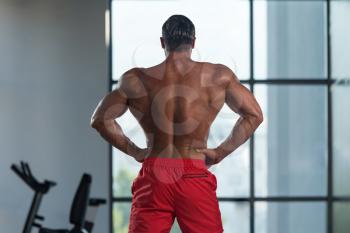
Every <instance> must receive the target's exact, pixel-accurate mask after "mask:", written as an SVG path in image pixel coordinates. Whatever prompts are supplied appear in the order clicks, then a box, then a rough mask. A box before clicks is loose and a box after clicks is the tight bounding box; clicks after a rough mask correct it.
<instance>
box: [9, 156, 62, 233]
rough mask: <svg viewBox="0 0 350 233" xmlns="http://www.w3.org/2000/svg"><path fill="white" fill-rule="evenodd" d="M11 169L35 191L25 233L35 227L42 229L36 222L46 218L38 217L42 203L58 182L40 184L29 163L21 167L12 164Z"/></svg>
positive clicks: (21, 164)
mask: <svg viewBox="0 0 350 233" xmlns="http://www.w3.org/2000/svg"><path fill="white" fill-rule="evenodd" d="M11 169H12V170H13V171H14V172H15V173H16V174H17V175H18V176H19V177H20V178H21V179H22V180H23V181H24V183H26V184H27V185H28V186H29V187H30V188H31V189H32V190H33V191H34V197H33V200H32V204H31V206H30V209H29V212H28V215H27V218H26V222H25V224H24V227H23V231H22V232H23V233H30V232H31V231H32V228H33V227H37V228H41V224H40V223H38V222H36V221H43V220H44V217H43V216H41V215H38V211H39V207H40V203H41V201H42V198H43V196H44V195H45V194H47V193H48V192H49V190H50V189H51V188H52V187H53V186H55V185H56V182H54V181H50V180H44V181H43V182H39V181H38V180H37V179H36V178H35V177H34V176H33V174H32V171H31V169H30V167H29V165H28V163H25V162H22V161H21V163H20V165H16V164H12V166H11Z"/></svg>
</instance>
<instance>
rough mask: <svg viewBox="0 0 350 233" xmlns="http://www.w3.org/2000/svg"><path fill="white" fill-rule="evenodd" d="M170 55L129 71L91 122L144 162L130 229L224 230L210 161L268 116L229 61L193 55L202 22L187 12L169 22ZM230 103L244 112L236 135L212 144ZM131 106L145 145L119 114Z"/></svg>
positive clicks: (165, 36)
mask: <svg viewBox="0 0 350 233" xmlns="http://www.w3.org/2000/svg"><path fill="white" fill-rule="evenodd" d="M160 39H161V45H162V48H163V49H164V51H165V55H166V59H165V60H164V61H163V62H162V63H160V64H158V65H155V66H153V67H149V68H133V69H130V70H128V71H126V72H125V73H124V74H123V75H122V77H121V78H120V80H119V82H118V84H119V85H118V87H117V88H116V89H115V90H113V91H112V92H111V93H109V94H108V95H107V96H105V97H104V98H103V99H102V100H101V101H100V103H99V104H98V106H97V108H96V110H95V111H94V113H93V116H92V118H91V126H92V127H93V128H95V129H96V130H98V132H99V133H100V134H101V136H102V137H103V138H104V139H105V140H106V141H108V142H109V143H110V144H112V145H113V146H114V147H116V148H118V149H119V150H121V151H123V152H124V153H126V154H128V155H130V156H132V157H133V158H135V160H136V161H138V162H141V163H142V167H141V169H140V171H139V173H138V175H137V177H136V178H135V180H134V181H133V184H132V187H131V190H132V195H133V196H132V207H131V214H130V225H129V232H132V233H163V232H170V229H171V226H172V224H173V221H174V218H175V217H176V218H177V221H178V223H179V226H180V228H181V230H182V232H183V233H219V232H220V233H221V232H223V227H222V222H221V214H220V210H219V206H218V201H217V197H216V188H217V182H216V177H215V175H214V174H213V173H211V172H210V171H209V170H208V168H209V167H210V166H211V165H214V164H217V163H219V162H220V161H222V160H223V159H224V158H225V157H226V156H228V155H230V154H231V153H232V152H233V151H234V150H236V149H237V148H238V147H239V146H240V145H241V144H243V143H244V142H245V141H246V140H247V139H248V138H249V137H250V136H251V135H252V134H253V132H254V131H255V130H256V128H257V127H258V126H259V124H260V123H261V122H262V121H263V116H262V112H261V109H260V107H259V105H258V103H257V102H256V100H255V98H254V96H253V95H252V94H251V92H250V91H249V90H248V89H247V88H245V87H244V86H243V85H241V84H240V82H239V80H238V78H237V77H236V75H235V74H234V72H233V71H232V70H230V69H229V68H228V67H227V66H225V65H223V64H213V63H209V62H197V61H194V60H192V59H191V52H192V48H194V44H195V39H196V37H195V27H194V25H193V23H192V22H191V21H190V20H189V19H188V18H187V17H185V16H183V15H173V16H171V17H170V18H169V19H168V20H167V21H166V22H165V23H164V24H163V27H162V37H161V38H160ZM224 103H226V104H227V105H228V106H229V107H230V108H231V109H232V110H233V111H234V112H236V113H237V114H239V115H240V118H239V119H238V121H237V122H236V124H235V125H234V127H233V129H232V131H231V133H230V134H229V136H228V137H227V138H226V140H224V141H223V142H222V143H221V144H219V145H218V146H217V147H215V148H207V138H208V134H209V128H210V125H211V124H212V122H213V121H214V119H215V117H216V115H217V114H218V112H219V111H220V109H221V108H222V106H223V104H224ZM127 109H129V110H130V112H131V113H132V114H133V116H134V117H135V118H136V119H137V120H138V122H139V123H140V125H141V127H142V129H143V130H144V133H145V135H146V138H147V147H146V148H139V147H138V146H137V145H135V144H134V143H133V142H132V141H131V140H130V139H129V138H128V137H127V136H126V135H125V134H124V133H123V130H122V128H121V127H120V125H119V124H118V123H117V122H116V121H115V119H116V118H117V117H120V116H121V115H122V114H123V113H124V112H125V111H126V110H127Z"/></svg>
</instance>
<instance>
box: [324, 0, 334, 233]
mask: <svg viewBox="0 0 350 233" xmlns="http://www.w3.org/2000/svg"><path fill="white" fill-rule="evenodd" d="M326 12H327V16H326V17H327V19H326V20H327V23H326V26H327V80H328V83H327V106H328V108H327V129H328V132H327V133H328V138H327V140H328V141H327V148H328V161H327V177H328V178H327V196H328V201H327V232H328V233H332V232H333V148H332V141H333V138H332V136H333V135H332V131H333V127H332V95H331V94H332V93H331V86H332V82H331V80H332V77H331V76H332V69H331V68H332V67H331V32H330V0H327V7H326Z"/></svg>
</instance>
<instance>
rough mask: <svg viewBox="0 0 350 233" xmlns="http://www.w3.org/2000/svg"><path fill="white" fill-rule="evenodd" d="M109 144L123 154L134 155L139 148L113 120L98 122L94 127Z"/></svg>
mask: <svg viewBox="0 0 350 233" xmlns="http://www.w3.org/2000/svg"><path fill="white" fill-rule="evenodd" d="M94 128H95V129H96V130H97V131H98V132H99V133H100V135H101V136H102V137H103V138H104V139H105V140H106V141H107V142H109V143H110V144H112V145H113V146H114V147H116V148H117V149H119V150H121V151H122V152H124V153H125V154H128V155H130V156H134V155H135V154H136V153H137V151H139V150H140V148H139V147H138V146H136V145H135V143H133V142H132V141H131V140H130V139H129V138H128V137H127V136H126V135H125V134H124V132H123V130H122V128H121V127H120V125H119V124H118V123H117V122H116V121H115V120H110V121H104V122H99V123H97V124H96V125H95V127H94Z"/></svg>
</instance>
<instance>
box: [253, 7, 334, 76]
mask: <svg viewBox="0 0 350 233" xmlns="http://www.w3.org/2000/svg"><path fill="white" fill-rule="evenodd" d="M325 9H326V2H325V1H254V53H255V57H254V60H255V61H254V68H255V77H256V78H257V79H266V78H268V79H276V78H277V79H291V78H292V79H293V78H294V79H300V78H308V79H321V78H325V77H326V73H327V70H326V56H327V49H326V48H327V47H326V45H327V44H326V42H327V40H326V39H327V37H326V19H327V16H326V10H325Z"/></svg>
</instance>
